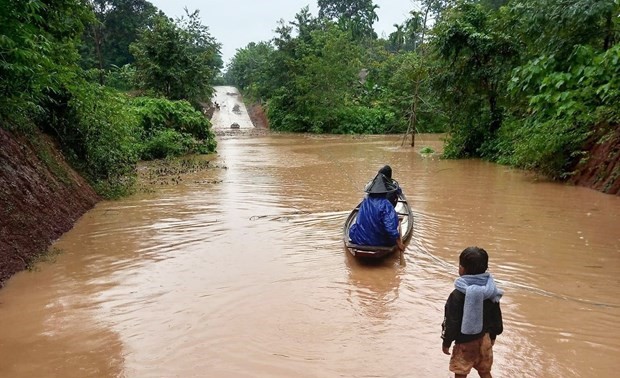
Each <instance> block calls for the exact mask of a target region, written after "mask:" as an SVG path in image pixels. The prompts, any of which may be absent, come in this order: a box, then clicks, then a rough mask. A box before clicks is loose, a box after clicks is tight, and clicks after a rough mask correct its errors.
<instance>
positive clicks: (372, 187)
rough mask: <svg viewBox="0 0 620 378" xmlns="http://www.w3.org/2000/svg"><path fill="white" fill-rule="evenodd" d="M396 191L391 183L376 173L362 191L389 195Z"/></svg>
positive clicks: (395, 187)
mask: <svg viewBox="0 0 620 378" xmlns="http://www.w3.org/2000/svg"><path fill="white" fill-rule="evenodd" d="M397 189H398V186H396V185H394V183H393V181H392V180H391V179H389V178H387V177H385V175H383V174H381V173H377V175H376V176H375V178H374V179H372V181H371V182H370V183H369V184H368V185H366V188H365V189H364V191H365V192H366V193H370V194H381V193H391V192H393V191H395V190H397Z"/></svg>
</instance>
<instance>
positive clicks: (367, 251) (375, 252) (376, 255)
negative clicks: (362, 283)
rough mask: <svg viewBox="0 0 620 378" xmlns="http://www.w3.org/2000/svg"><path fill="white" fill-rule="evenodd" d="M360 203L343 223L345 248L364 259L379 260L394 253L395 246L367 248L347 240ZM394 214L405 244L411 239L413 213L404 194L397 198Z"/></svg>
mask: <svg viewBox="0 0 620 378" xmlns="http://www.w3.org/2000/svg"><path fill="white" fill-rule="evenodd" d="M360 205H361V202H360V203H359V204H358V205H357V206H356V207H355V209H353V211H351V213H350V214H349V217H348V218H347V220H346V222H345V223H344V230H343V239H344V246H345V248H346V249H347V250H348V251H349V253H351V254H352V255H353V256H355V257H359V258H365V259H380V258H382V257H385V256H387V255H390V254H392V253H394V252H395V251H396V245H393V246H385V247H380V246H368V245H358V244H353V242H351V240H350V239H349V229H350V228H351V226H352V225H353V224H354V223H355V220H356V219H357V213H358V212H359V208H360ZM396 212H397V213H398V216H399V218H400V219H401V223H400V230H401V233H402V241H403V243H406V242H408V241H409V239H410V238H411V234H412V233H413V212H412V211H411V207H410V206H409V202H407V198H406V197H405V195H404V194H400V195H399V196H398V203H397V204H396Z"/></svg>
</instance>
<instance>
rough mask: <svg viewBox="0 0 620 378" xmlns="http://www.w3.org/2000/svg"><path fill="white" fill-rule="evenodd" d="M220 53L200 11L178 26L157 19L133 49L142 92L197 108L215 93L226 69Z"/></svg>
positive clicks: (162, 18)
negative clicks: (217, 78) (216, 82)
mask: <svg viewBox="0 0 620 378" xmlns="http://www.w3.org/2000/svg"><path fill="white" fill-rule="evenodd" d="M219 49H220V44H219V43H217V42H216V41H215V39H214V38H213V37H211V35H210V34H209V31H208V27H206V26H203V25H202V24H201V23H200V20H199V12H198V11H195V12H193V13H191V14H190V13H189V12H187V18H180V19H177V20H176V22H173V21H171V20H170V19H168V18H164V17H157V18H156V19H155V22H154V24H153V27H151V28H149V29H146V30H144V31H143V32H142V33H141V34H140V37H139V38H138V40H137V41H136V42H135V43H133V44H132V45H131V46H130V51H131V52H132V54H133V55H134V57H135V59H136V60H135V63H134V64H135V66H136V77H137V80H138V86H139V88H141V89H144V90H148V91H153V92H154V93H155V94H156V95H161V96H164V97H166V98H168V99H170V100H188V101H190V102H191V103H192V104H193V105H195V106H198V105H199V103H200V102H201V101H204V100H206V99H208V98H210V97H211V95H212V93H213V87H212V85H211V83H212V82H213V80H214V78H215V76H216V74H217V73H218V72H219V70H220V68H221V67H222V59H221V56H220V50H219Z"/></svg>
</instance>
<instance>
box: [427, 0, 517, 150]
mask: <svg viewBox="0 0 620 378" xmlns="http://www.w3.org/2000/svg"><path fill="white" fill-rule="evenodd" d="M500 20H501V19H500V18H499V14H497V13H493V11H491V10H489V9H485V8H484V7H483V6H482V5H479V4H473V3H469V2H465V1H461V2H459V3H458V4H457V5H456V6H455V7H454V8H452V9H450V10H448V11H445V12H444V14H443V16H442V19H441V20H440V22H439V24H438V25H437V26H436V27H435V31H434V34H435V36H434V41H433V43H434V48H435V49H436V52H437V54H438V55H437V58H438V65H437V67H436V72H435V76H434V86H435V88H436V89H437V90H438V91H439V93H441V96H442V102H443V106H444V107H445V108H446V109H447V114H449V115H450V122H451V129H450V131H451V137H450V138H449V139H448V145H447V146H446V150H445V153H446V156H448V157H462V156H481V151H480V147H481V146H482V145H483V144H484V143H485V142H486V141H488V140H489V139H490V138H494V137H495V133H496V132H497V130H498V129H499V128H500V126H501V124H502V119H503V116H504V108H505V104H504V98H505V97H504V94H505V87H506V85H507V84H506V82H507V79H508V75H509V73H510V70H511V68H512V64H513V63H512V62H513V61H514V60H515V58H516V56H517V51H518V50H517V47H516V46H515V44H514V41H513V40H512V38H511V36H510V35H508V34H506V32H505V30H504V28H503V26H502V25H501V23H500Z"/></svg>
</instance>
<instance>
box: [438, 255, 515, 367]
mask: <svg viewBox="0 0 620 378" xmlns="http://www.w3.org/2000/svg"><path fill="white" fill-rule="evenodd" d="M488 264H489V255H488V254H487V252H486V251H485V250H484V249H482V248H479V247H469V248H465V249H464V250H463V252H461V254H460V256H459V276H460V277H459V278H457V279H456V281H455V282H454V287H455V289H454V290H453V291H452V293H451V294H450V296H449V297H448V300H447V301H446V305H445V309H444V320H443V323H442V324H441V338H442V339H443V342H442V350H443V352H444V353H445V354H450V345H451V344H452V342H453V341H454V347H453V348H452V356H451V357H450V371H451V372H453V373H454V377H455V378H465V377H467V375H468V374H469V372H470V371H471V369H472V368H474V369H476V370H477V371H478V375H480V377H482V378H491V366H492V365H493V345H494V344H495V338H496V337H497V335H499V334H501V333H502V331H503V329H504V327H503V323H502V312H501V309H500V306H499V300H500V298H501V297H502V295H503V291H502V290H501V289H498V288H497V287H496V286H495V282H494V281H493V277H492V276H491V274H490V273H487V272H486V271H487V267H488Z"/></svg>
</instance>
